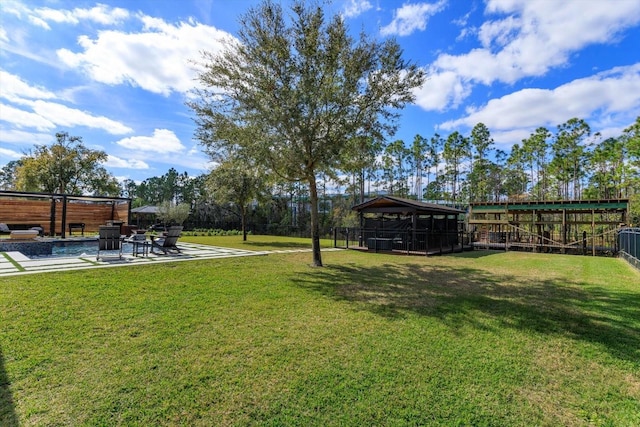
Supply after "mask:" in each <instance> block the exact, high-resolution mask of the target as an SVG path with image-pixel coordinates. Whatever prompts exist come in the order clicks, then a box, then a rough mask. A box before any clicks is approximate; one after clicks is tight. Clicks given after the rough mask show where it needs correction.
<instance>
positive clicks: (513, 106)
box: [440, 63, 640, 136]
mask: <svg viewBox="0 0 640 427" xmlns="http://www.w3.org/2000/svg"><path fill="white" fill-rule="evenodd" d="M638 111H640V63H637V64H635V65H631V66H627V67H616V68H613V69H611V70H608V71H604V72H601V73H598V74H595V75H593V76H590V77H587V78H582V79H578V80H574V81H572V82H569V83H567V84H564V85H561V86H559V87H557V88H555V89H531V88H529V89H523V90H520V91H517V92H514V93H511V94H509V95H505V96H503V97H502V98H497V99H492V100H491V101H489V102H488V103H487V104H486V105H485V106H483V107H481V108H478V109H476V110H475V111H469V114H468V115H467V116H466V117H463V118H461V119H458V120H452V121H448V122H445V123H442V124H441V125H440V127H441V128H443V129H447V130H451V129H456V128H458V127H461V126H466V127H473V126H474V125H475V124H476V123H479V122H482V123H484V124H485V125H487V127H489V128H490V129H492V130H494V129H495V130H497V131H510V130H514V129H530V128H531V127H536V126H551V127H554V126H556V125H557V124H560V123H563V122H565V121H566V120H568V119H570V118H572V117H579V118H584V119H585V120H587V121H589V120H588V118H589V117H591V116H593V115H595V114H597V115H598V116H604V117H612V116H616V117H620V119H622V120H629V117H631V116H634V117H635V116H636V115H637V112H638ZM612 120H613V119H612ZM609 125H610V124H609ZM527 136H528V135H527Z"/></svg>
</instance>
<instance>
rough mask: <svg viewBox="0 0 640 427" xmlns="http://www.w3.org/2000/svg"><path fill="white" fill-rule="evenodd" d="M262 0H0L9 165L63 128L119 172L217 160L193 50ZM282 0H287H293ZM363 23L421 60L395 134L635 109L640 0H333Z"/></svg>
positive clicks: (504, 128) (618, 118) (498, 134)
mask: <svg viewBox="0 0 640 427" xmlns="http://www.w3.org/2000/svg"><path fill="white" fill-rule="evenodd" d="M258 3H259V2H257V1H253V0H136V1H126V0H122V1H109V0H106V1H101V2H90V1H63V0H50V1H13V0H2V2H0V167H2V166H4V165H5V164H6V163H7V162H9V161H11V160H15V159H18V158H19V157H21V156H22V155H23V153H24V152H26V151H28V150H29V149H31V148H32V147H33V145H34V144H49V143H51V142H53V141H54V140H55V133H56V132H59V131H66V132H68V133H69V134H70V135H77V136H81V137H83V140H84V143H85V145H87V146H88V147H90V148H93V149H100V150H104V151H106V152H107V153H108V155H109V160H108V162H107V163H106V165H105V166H106V167H107V169H108V170H109V171H110V172H111V173H112V174H113V175H115V176H116V177H118V178H119V179H126V178H129V179H133V180H135V181H142V180H144V179H146V178H149V177H152V176H160V175H163V174H164V173H166V172H167V171H168V170H169V168H171V167H173V168H175V169H177V170H178V171H179V172H183V171H186V172H188V174H189V175H191V176H196V175H199V174H201V173H205V172H207V170H208V169H209V168H210V167H211V165H210V164H209V163H208V159H207V157H206V156H205V155H204V154H203V153H202V150H201V147H200V146H199V145H198V143H197V141H195V140H194V139H193V133H194V129H195V127H194V124H193V114H192V112H191V110H189V109H188V108H187V107H186V106H185V100H186V99H187V97H188V96H189V91H190V90H191V89H192V88H193V87H194V85H195V84H196V82H195V80H194V78H195V71H194V66H193V64H192V63H191V62H190V61H193V60H195V61H197V60H198V59H200V54H199V52H200V51H202V50H207V51H211V52H216V51H218V50H219V49H220V46H221V44H220V40H221V39H223V38H224V37H228V36H234V35H235V34H236V33H237V30H238V26H239V24H238V18H239V17H240V15H241V14H243V13H245V12H246V11H247V10H248V8H250V7H251V6H254V5H256V4H258ZM280 3H282V4H283V5H285V6H287V5H288V4H289V2H288V1H287V0H281V1H280ZM326 10H327V14H328V15H333V14H336V13H340V14H342V15H343V16H344V17H345V19H346V22H347V24H348V26H349V28H350V29H351V30H352V31H353V32H354V34H356V33H358V32H360V31H361V30H364V31H365V32H367V33H368V34H369V35H371V36H373V37H375V38H377V39H379V40H383V39H385V38H387V37H395V38H396V40H397V41H398V42H399V43H400V45H401V46H402V47H403V49H404V52H405V54H404V55H405V58H406V59H409V60H411V61H413V62H416V63H417V64H418V65H420V66H421V67H424V68H425V70H426V71H427V73H428V75H429V78H428V80H427V81H426V83H425V85H424V86H423V87H422V88H420V89H419V90H418V91H417V92H416V103H415V105H412V106H409V107H407V108H406V109H405V110H404V111H403V116H402V119H401V122H400V128H399V131H398V133H397V134H396V135H395V137H394V138H393V139H394V140H395V139H402V140H404V141H405V142H406V143H407V144H410V143H411V142H412V141H413V138H414V136H415V135H416V134H420V135H422V136H425V137H427V138H428V137H430V136H432V135H433V134H434V133H435V132H438V133H440V134H441V135H444V136H446V135H448V134H449V133H451V132H453V131H455V130H457V131H460V132H462V133H463V134H469V133H470V130H471V128H472V127H473V126H474V125H475V124H476V123H478V122H483V123H484V124H486V125H487V126H488V127H489V129H490V130H491V133H492V136H493V138H494V140H495V142H496V145H497V147H498V148H501V149H504V150H509V149H510V147H511V146H512V145H513V144H514V143H520V142H521V140H522V139H523V138H526V137H527V136H529V134H530V133H531V132H532V131H533V130H535V128H537V127H539V126H546V127H548V128H549V129H550V130H552V131H553V130H555V129H556V126H557V125H558V124H560V123H563V122H565V121H566V120H568V119H570V118H572V117H578V118H583V119H585V120H586V121H587V122H588V123H589V124H590V125H591V127H592V131H593V132H601V134H602V135H603V136H605V137H606V136H615V135H619V134H620V133H621V131H622V130H623V129H624V128H625V127H627V126H629V125H630V124H631V123H633V121H634V120H635V117H636V116H638V115H639V114H640V1H638V0H610V1H603V0H574V1H570V0H567V1H557V0H539V1H537V0H486V1H462V0H455V1H454V0H440V1H426V2H424V1H415V0H411V1H394V0H334V1H333V2H331V3H329V4H328V5H327V6H326Z"/></svg>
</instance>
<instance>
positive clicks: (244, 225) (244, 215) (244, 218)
mask: <svg viewBox="0 0 640 427" xmlns="http://www.w3.org/2000/svg"><path fill="white" fill-rule="evenodd" d="M240 212H241V218H240V222H241V223H242V241H243V242H246V241H247V209H246V208H245V207H244V206H243V207H242V208H241V209H240Z"/></svg>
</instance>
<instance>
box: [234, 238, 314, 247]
mask: <svg viewBox="0 0 640 427" xmlns="http://www.w3.org/2000/svg"><path fill="white" fill-rule="evenodd" d="M243 244H247V245H251V246H258V247H263V246H270V247H273V248H282V249H311V240H309V242H308V243H302V242H255V241H252V240H247V241H246V242H243Z"/></svg>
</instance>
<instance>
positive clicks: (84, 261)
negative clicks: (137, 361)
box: [0, 243, 332, 277]
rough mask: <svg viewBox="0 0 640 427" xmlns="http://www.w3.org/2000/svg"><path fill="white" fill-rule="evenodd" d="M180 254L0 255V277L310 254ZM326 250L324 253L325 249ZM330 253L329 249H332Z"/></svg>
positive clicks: (188, 247)
mask: <svg viewBox="0 0 640 427" xmlns="http://www.w3.org/2000/svg"><path fill="white" fill-rule="evenodd" d="M178 247H179V248H180V250H181V253H179V254H167V255H164V254H163V255H159V254H154V253H150V254H149V255H148V256H144V257H143V256H137V257H135V256H133V255H132V254H131V253H127V252H124V253H123V257H122V259H118V257H117V256H116V257H113V258H108V257H105V258H104V259H100V261H96V257H95V255H87V256H76V257H72V256H69V257H49V258H47V257H44V258H34V259H31V258H29V257H27V256H25V255H23V254H22V253H21V252H15V251H9V252H0V277H5V276H17V275H23V274H33V273H44V272H52V271H69V270H82V269H87V268H110V267H123V266H133V265H145V264H146V265H151V264H157V263H165V262H179V261H193V260H198V259H216V258H230V257H242V256H257V255H268V254H270V253H289V252H309V251H311V249H294V250H278V251H248V250H243V249H232V248H222V247H217V246H208V245H198V244H193V243H179V244H178ZM325 250H326V249H325ZM331 250H332V249H331Z"/></svg>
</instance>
